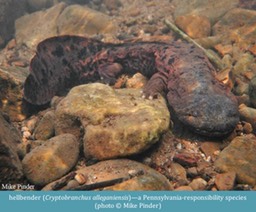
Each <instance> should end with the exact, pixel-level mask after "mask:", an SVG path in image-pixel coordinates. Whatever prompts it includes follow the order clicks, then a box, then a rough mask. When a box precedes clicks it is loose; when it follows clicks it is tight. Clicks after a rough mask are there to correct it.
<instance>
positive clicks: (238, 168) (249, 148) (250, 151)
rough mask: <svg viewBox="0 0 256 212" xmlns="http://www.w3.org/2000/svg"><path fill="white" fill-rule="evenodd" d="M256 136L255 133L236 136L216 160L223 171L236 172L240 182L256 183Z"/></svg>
mask: <svg viewBox="0 0 256 212" xmlns="http://www.w3.org/2000/svg"><path fill="white" fill-rule="evenodd" d="M255 164H256V138H255V136H254V135H252V134H250V135H245V136H239V137H236V138H235V139H234V140H232V142H231V144H230V145H228V146H227V147H226V148H225V149H224V150H223V151H222V152H221V153H220V155H219V157H218V159H217V160H216V161H215V167H216V168H217V169H218V170H220V171H221V172H235V173H236V175H237V182H238V183H245V184H250V185H255V184H256V167H255Z"/></svg>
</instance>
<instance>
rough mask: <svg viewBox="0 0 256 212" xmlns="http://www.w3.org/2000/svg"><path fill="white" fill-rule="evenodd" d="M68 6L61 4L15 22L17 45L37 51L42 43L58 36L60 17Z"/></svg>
mask: <svg viewBox="0 0 256 212" xmlns="http://www.w3.org/2000/svg"><path fill="white" fill-rule="evenodd" d="M66 6H67V5H66V4H65V3H59V4H57V5H55V6H54V7H51V8H49V9H47V10H44V11H38V12H34V13H31V14H27V15H24V16H22V17H20V18H19V19H17V20H16V22H15V29H16V31H15V38H16V42H17V45H22V44H24V45H26V46H28V47H29V48H31V49H35V48H36V46H37V44H38V43H39V42H40V41H42V40H44V39H46V38H48V37H53V36H57V35H58V33H57V22H58V17H59V15H60V13H61V12H62V11H63V10H64V8H65V7H66ZM45 23H47V24H45ZM28 35H29V36H28Z"/></svg>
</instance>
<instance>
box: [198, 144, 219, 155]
mask: <svg viewBox="0 0 256 212" xmlns="http://www.w3.org/2000/svg"><path fill="white" fill-rule="evenodd" d="M220 147H221V144H220V143H218V142H203V143H202V144H201V146H200V149H201V151H202V152H203V153H204V154H205V156H206V157H209V156H210V157H211V158H212V159H214V158H215V157H216V153H217V152H219V151H220Z"/></svg>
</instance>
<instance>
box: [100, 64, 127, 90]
mask: <svg viewBox="0 0 256 212" xmlns="http://www.w3.org/2000/svg"><path fill="white" fill-rule="evenodd" d="M122 69H123V67H122V66H121V65H120V64H119V63H112V64H102V65H99V67H98V69H97V70H98V73H99V75H100V79H101V80H102V81H103V82H104V83H105V84H109V85H113V84H115V82H116V80H117V77H118V76H119V75H120V74H121V73H122Z"/></svg>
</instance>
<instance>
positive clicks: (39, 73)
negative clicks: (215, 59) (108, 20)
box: [24, 36, 239, 136]
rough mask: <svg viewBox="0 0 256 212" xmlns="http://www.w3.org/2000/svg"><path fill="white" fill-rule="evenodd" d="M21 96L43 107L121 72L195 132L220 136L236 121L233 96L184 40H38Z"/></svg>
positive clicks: (115, 76) (107, 81)
mask: <svg viewBox="0 0 256 212" xmlns="http://www.w3.org/2000/svg"><path fill="white" fill-rule="evenodd" d="M30 68H31V73H30V75H29V76H28V78H27V79H26V81H25V85H24V98H25V100H26V101H28V102H29V103H31V104H34V105H42V104H46V103H48V102H49V101H50V100H51V98H52V97H53V96H54V95H61V94H63V93H65V92H66V91H67V89H70V88H71V87H73V86H75V85H79V84H84V83H88V82H95V81H98V80H102V81H103V82H104V83H109V84H113V83H115V81H116V79H117V78H118V76H120V75H121V74H129V75H131V74H135V73H136V72H140V73H142V74H143V75H145V76H146V77H148V78H149V81H148V83H147V85H146V86H145V88H144V96H146V97H150V96H152V97H155V96H156V95H157V94H159V93H162V94H164V95H166V97H167V101H168V103H169V106H170V108H171V109H172V110H173V111H174V112H175V114H176V116H177V118H178V119H179V120H180V121H181V122H182V123H184V124H185V125H187V126H189V127H190V128H191V129H192V130H194V131H195V132H197V133H199V134H203V135H207V136H222V135H225V134H227V133H229V132H231V131H232V130H233V129H234V127H235V126H236V124H237V122H238V119H239V118H238V107H237V101H236V98H235V97H234V95H233V94H232V93H231V92H230V91H229V90H228V89H227V88H226V87H225V86H224V85H223V84H222V83H221V82H219V81H218V80H216V79H215V77H214V74H215V70H214V68H213V66H212V65H211V64H210V62H209V61H208V59H207V58H206V56H205V55H204V54H203V53H202V52H201V50H199V49H198V48H195V47H194V46H193V45H190V44H187V43H183V42H172V43H170V44H166V43H158V42H142V43H125V44H109V43H102V42H100V41H96V40H93V39H88V38H84V37H78V36H59V37H53V38H49V39H47V40H45V41H43V42H41V43H40V44H39V45H38V47H37V53H36V55H35V56H34V58H33V59H32V61H31V66H30Z"/></svg>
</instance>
